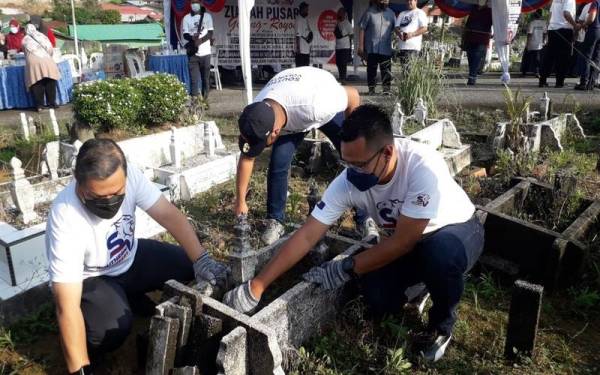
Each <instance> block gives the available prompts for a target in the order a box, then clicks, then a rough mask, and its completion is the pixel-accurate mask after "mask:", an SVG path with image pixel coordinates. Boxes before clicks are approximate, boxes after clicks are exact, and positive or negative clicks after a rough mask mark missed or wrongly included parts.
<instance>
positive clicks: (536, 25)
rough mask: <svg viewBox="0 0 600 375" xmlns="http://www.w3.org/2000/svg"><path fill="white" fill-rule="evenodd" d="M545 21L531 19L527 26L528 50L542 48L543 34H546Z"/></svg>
mask: <svg viewBox="0 0 600 375" xmlns="http://www.w3.org/2000/svg"><path fill="white" fill-rule="evenodd" d="M547 29H548V28H547V27H546V21H544V20H533V21H531V23H530V24H529V27H528V28H527V34H529V35H530V36H529V42H527V50H528V51H539V50H541V49H542V48H544V34H546V30H547Z"/></svg>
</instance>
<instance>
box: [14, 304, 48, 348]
mask: <svg viewBox="0 0 600 375" xmlns="http://www.w3.org/2000/svg"><path fill="white" fill-rule="evenodd" d="M10 329H11V334H12V338H13V340H14V342H15V343H16V344H19V345H27V344H31V343H33V342H35V341H36V340H37V339H38V338H39V337H40V336H42V335H45V334H48V333H56V332H58V327H57V325H56V319H55V315H54V305H53V304H51V303H45V304H43V305H42V306H40V308H39V309H38V310H37V311H36V312H34V313H33V314H31V315H28V316H26V317H24V318H23V319H20V320H19V321H17V322H16V323H14V324H13V325H12V326H11V327H10Z"/></svg>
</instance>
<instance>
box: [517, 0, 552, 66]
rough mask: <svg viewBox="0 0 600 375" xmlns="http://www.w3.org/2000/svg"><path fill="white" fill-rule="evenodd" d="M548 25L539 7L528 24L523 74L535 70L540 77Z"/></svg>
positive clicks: (522, 62)
mask: <svg viewBox="0 0 600 375" xmlns="http://www.w3.org/2000/svg"><path fill="white" fill-rule="evenodd" d="M547 32H548V27H547V26H546V21H544V20H543V19H542V10H541V9H538V10H536V11H535V13H534V14H533V19H532V21H531V22H530V23H529V26H527V42H526V43H525V53H523V61H521V73H522V74H523V76H525V75H526V74H527V72H534V73H535V75H536V77H538V78H539V73H540V61H541V55H542V49H543V48H544V44H546V37H547Z"/></svg>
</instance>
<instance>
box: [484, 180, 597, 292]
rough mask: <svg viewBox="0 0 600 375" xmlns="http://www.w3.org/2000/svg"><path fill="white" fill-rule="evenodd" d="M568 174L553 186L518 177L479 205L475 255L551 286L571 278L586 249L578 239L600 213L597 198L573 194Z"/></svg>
mask: <svg viewBox="0 0 600 375" xmlns="http://www.w3.org/2000/svg"><path fill="white" fill-rule="evenodd" d="M574 183H576V181H574V180H573V179H572V178H561V177H560V176H557V178H556V181H555V184H554V186H551V185H548V184H544V183H541V182H538V181H536V180H534V179H521V181H520V182H519V183H518V184H516V185H515V186H514V187H512V188H511V189H509V190H508V191H506V192H505V193H504V194H502V195H501V196H499V197H498V198H496V199H494V200H493V201H491V202H490V203H488V204H486V205H485V206H483V207H482V206H479V207H478V209H479V210H480V214H481V215H482V217H483V218H484V220H485V224H484V226H485V236H486V238H485V250H484V254H483V255H482V257H481V259H480V261H481V262H482V263H483V264H485V265H488V266H491V267H492V268H495V269H499V270H501V271H503V272H504V273H506V274H508V275H510V276H511V277H515V278H516V277H519V278H523V279H526V280H528V281H532V282H535V283H539V284H541V285H543V286H544V287H545V288H546V289H547V290H549V291H551V290H553V289H555V288H556V287H559V286H565V285H568V284H570V283H572V282H573V281H575V280H577V279H578V278H579V276H580V273H581V270H582V266H583V264H584V260H585V257H586V253H587V246H586V245H585V244H584V242H583V240H584V239H585V238H586V237H587V236H590V235H591V232H592V231H593V230H594V228H595V227H594V224H595V223H596V222H597V220H598V219H599V218H600V202H599V201H589V200H586V199H582V198H578V197H577V196H574V195H572V194H571V192H572V191H574V186H573V185H572V184H574Z"/></svg>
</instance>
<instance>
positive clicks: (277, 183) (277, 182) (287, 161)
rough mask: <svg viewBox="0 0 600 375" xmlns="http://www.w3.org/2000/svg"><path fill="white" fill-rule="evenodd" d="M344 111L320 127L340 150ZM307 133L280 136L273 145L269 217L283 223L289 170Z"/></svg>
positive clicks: (268, 205)
mask: <svg viewBox="0 0 600 375" xmlns="http://www.w3.org/2000/svg"><path fill="white" fill-rule="evenodd" d="M343 120H344V113H343V112H340V113H338V114H337V115H336V116H335V117H334V118H333V119H332V120H331V121H329V122H328V123H327V124H325V125H323V126H321V127H320V128H319V130H320V131H322V132H323V133H324V134H325V135H326V136H327V138H329V140H330V141H331V142H332V143H333V145H334V146H335V148H336V150H338V152H340V135H339V133H340V129H341V126H342V121H343ZM305 135H306V133H293V134H286V135H282V136H280V137H279V138H278V139H277V141H275V144H274V145H273V151H272V152H271V160H270V162H269V171H268V174H267V219H275V220H277V221H279V222H280V223H283V221H284V219H285V203H286V201H287V190H288V171H289V169H290V166H291V165H292V159H293V158H294V153H295V152H296V149H297V148H298V145H300V142H302V140H303V139H304V136H305Z"/></svg>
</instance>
